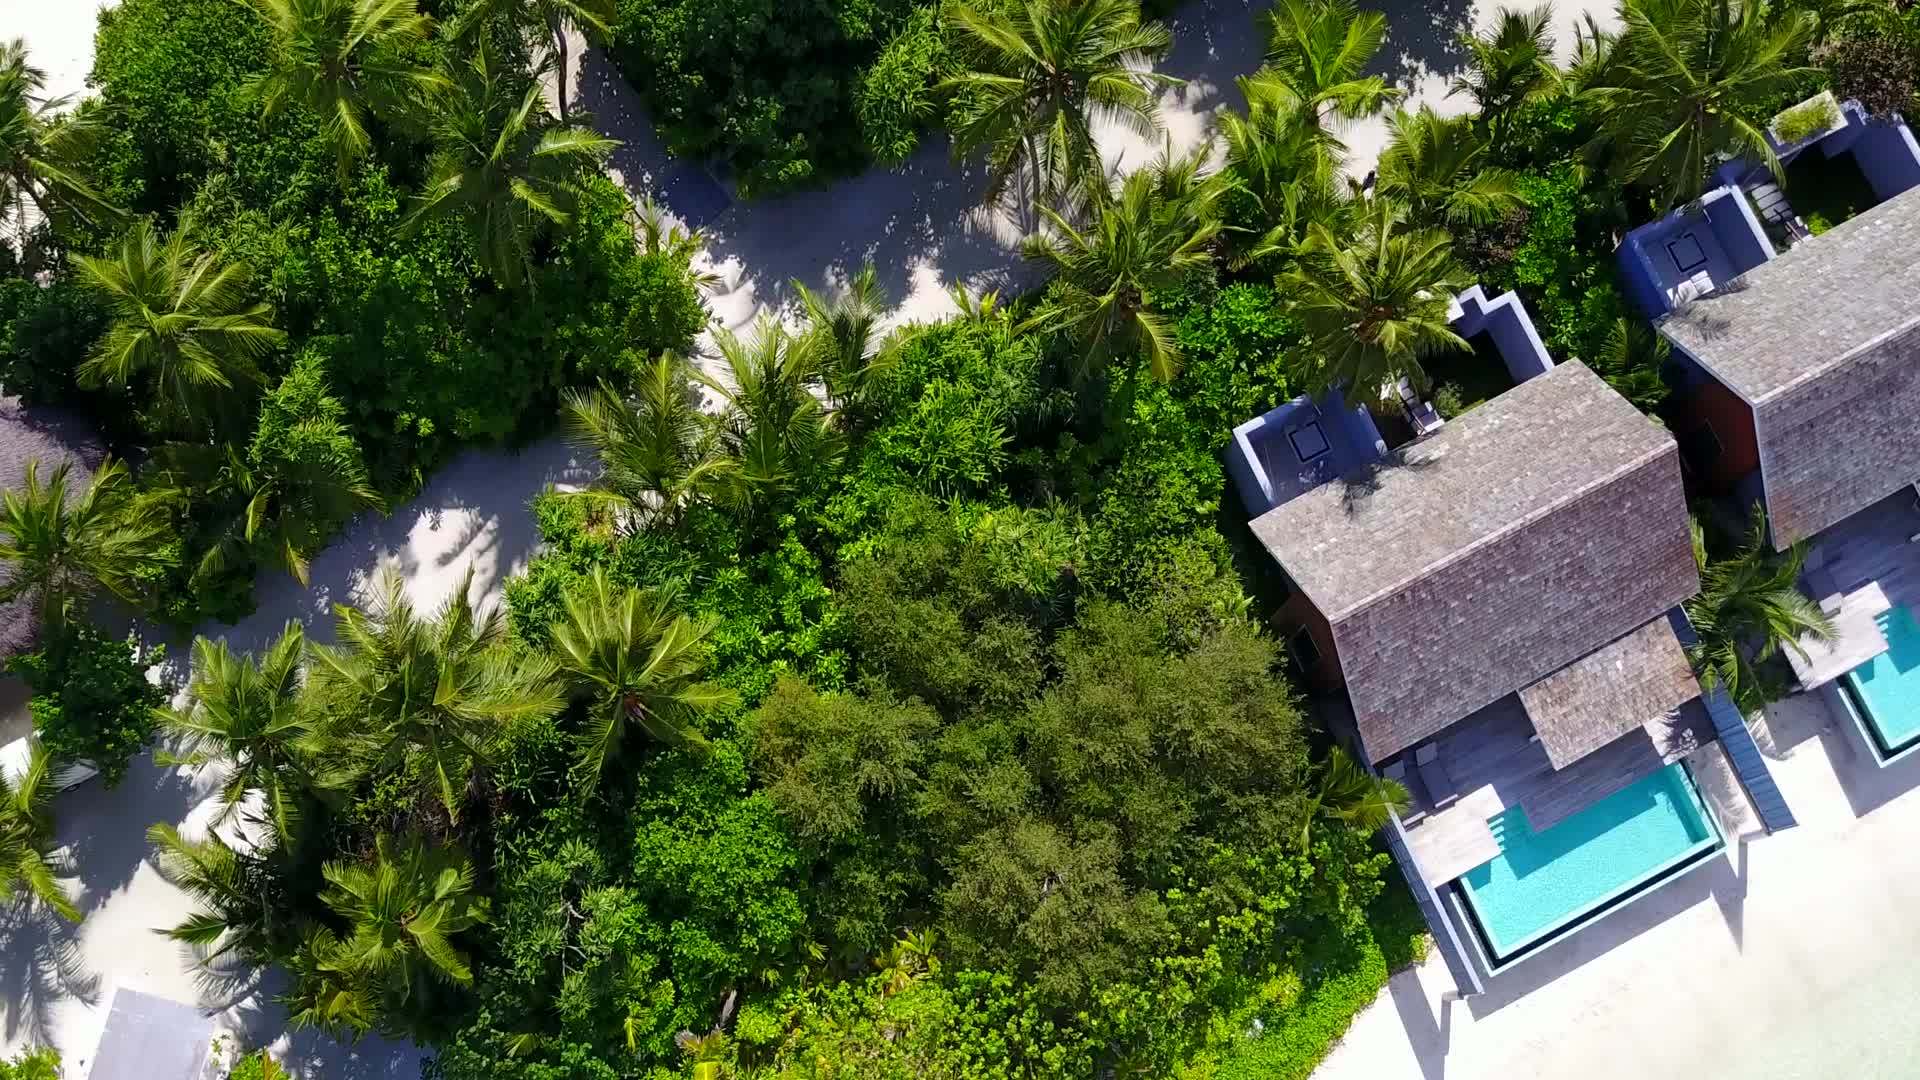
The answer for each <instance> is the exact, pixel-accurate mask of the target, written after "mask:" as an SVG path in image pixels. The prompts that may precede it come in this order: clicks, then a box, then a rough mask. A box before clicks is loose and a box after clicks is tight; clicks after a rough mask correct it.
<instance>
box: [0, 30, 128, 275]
mask: <svg viewBox="0 0 1920 1080" xmlns="http://www.w3.org/2000/svg"><path fill="white" fill-rule="evenodd" d="M46 86H47V73H46V72H45V71H44V70H42V69H40V68H37V67H34V66H33V65H31V64H29V63H27V43H26V42H25V41H24V40H21V39H19V38H15V39H14V40H12V41H9V42H4V43H0V216H5V215H10V216H11V217H12V220H13V227H14V229H15V230H16V231H17V232H18V234H19V238H21V239H24V238H25V236H26V232H27V229H28V227H29V218H28V216H27V205H28V204H29V203H31V204H32V205H33V207H34V209H35V210H37V211H38V212H39V214H40V216H41V217H42V218H51V217H53V215H54V214H55V213H56V212H59V211H62V210H66V211H70V212H72V213H73V214H75V215H76V216H78V217H81V218H83V219H85V220H88V221H113V220H117V219H118V217H119V213H120V212H119V211H118V210H115V209H114V208H113V207H111V206H109V205H108V204H107V202H106V200H105V199H103V198H102V197H101V195H100V194H99V192H97V191H95V190H94V188H93V186H92V185H91V184H89V183H88V182H87V181H86V179H85V178H84V177H82V176H81V174H80V172H79V171H78V169H77V168H76V164H75V159H76V158H77V157H78V156H79V154H80V153H81V152H82V151H83V150H84V148H85V146H86V143H87V140H88V139H89V137H90V136H91V135H92V134H93V133H94V128H95V125H94V123H93V120H92V118H91V117H89V116H69V117H65V118H61V117H60V115H59V114H60V112H61V111H62V110H64V109H65V108H66V107H67V106H68V105H69V104H70V103H71V102H72V98H71V97H47V96H46V95H45V94H44V93H42V91H44V90H45V89H46Z"/></svg>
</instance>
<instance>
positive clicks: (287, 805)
mask: <svg viewBox="0 0 1920 1080" xmlns="http://www.w3.org/2000/svg"><path fill="white" fill-rule="evenodd" d="M305 656H306V636H305V634H304V633H303V632H302V630H301V627H300V624H299V623H298V622H291V621H290V622H288V623H287V625H286V628H285V629H283V630H282V631H281V632H280V637H279V638H278V639H277V640H275V641H274V642H273V644H271V645H269V646H268V647H267V650H266V652H265V653H264V654H263V655H262V656H261V657H260V658H259V659H258V660H257V661H256V660H255V659H254V657H253V654H252V653H245V654H241V655H235V654H234V653H233V651H232V650H231V649H229V648H227V643H226V641H225V640H224V639H222V640H219V641H208V640H207V639H206V638H204V637H201V638H195V639H194V642H193V678H192V679H191V681H189V682H188V684H187V691H186V700H185V703H184V704H182V705H181V706H180V707H178V708H170V709H163V710H161V713H160V717H161V724H162V726H163V727H164V729H165V730H166V731H167V733H168V734H169V735H171V736H173V738H174V739H175V740H176V741H177V742H178V743H179V745H180V747H181V750H182V754H181V755H180V756H179V757H177V758H174V759H173V760H175V761H178V762H179V763H181V764H185V765H193V766H196V767H197V766H202V765H207V764H217V765H219V766H220V767H221V768H222V769H224V770H225V774H226V775H225V779H224V780H223V781H222V783H221V785H220V795H219V798H220V802H221V814H220V818H221V820H225V819H227V818H228V817H230V816H231V815H232V814H233V813H234V812H235V811H237V810H238V809H239V807H240V806H241V804H242V803H243V802H244V801H245V800H246V799H247V797H248V795H249V794H251V793H254V792H258V793H259V794H260V797H261V802H262V804H263V805H264V807H265V818H264V820H265V821H267V822H268V823H269V824H271V825H272V827H273V830H274V832H275V833H276V834H277V835H278V836H279V838H280V840H281V842H282V843H290V842H292V840H293V839H294V836H295V833H296V832H297V831H298V830H299V827H300V823H301V820H302V818H303V816H304V814H305V810H306V806H307V804H308V802H309V800H311V799H313V798H314V797H315V796H317V795H321V794H323V793H328V792H331V791H333V790H336V789H337V788H338V787H339V786H340V784H341V782H342V781H343V780H344V777H343V776H341V775H340V774H339V772H338V770H337V769H336V768H335V767H333V766H332V765H330V764H329V763H328V762H327V760H326V758H325V756H324V755H319V754H315V753H314V752H313V751H314V749H315V743H316V738H315V720H316V717H315V715H314V712H313V709H312V707H311V705H310V703H309V702H307V701H305V700H304V699H303V698H302V697H301V694H300V689H301V678H300V665H301V662H302V661H303V660H304V659H305Z"/></svg>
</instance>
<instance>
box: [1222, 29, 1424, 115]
mask: <svg viewBox="0 0 1920 1080" xmlns="http://www.w3.org/2000/svg"><path fill="white" fill-rule="evenodd" d="M1262 18H1263V19H1264V21H1265V23H1266V26H1267V34H1268V39H1267V40H1268V44H1267V62H1266V65H1265V66H1264V67H1262V68H1261V69H1260V70H1259V71H1256V72H1255V73H1254V74H1253V76H1252V77H1251V78H1247V79H1242V80H1241V82H1240V88H1241V90H1242V91H1243V92H1244V93H1245V94H1246V96H1247V101H1248V102H1249V103H1252V104H1256V105H1258V106H1260V107H1264V108H1272V109H1276V110H1279V111H1281V112H1287V113H1292V112H1299V113H1302V114H1304V115H1305V117H1306V119H1307V121H1308V122H1309V123H1310V124H1312V125H1313V126H1314V127H1316V128H1321V129H1324V128H1325V127H1326V124H1327V122H1328V121H1329V120H1332V119H1333V118H1335V117H1340V118H1344V119H1349V120H1356V119H1359V118H1361V117H1365V116H1371V115H1373V114H1374V113H1375V112H1378V111H1379V110H1381V109H1383V108H1386V107H1387V106H1388V105H1391V104H1393V103H1394V102H1396V101H1398V100H1400V98H1401V96H1402V95H1401V92H1400V91H1399V90H1396V89H1394V88H1393V87H1390V86H1388V85H1387V81H1386V80H1385V79H1383V78H1381V77H1380V76H1378V75H1368V74H1365V72H1366V69H1367V65H1368V64H1369V63H1371V62H1372V61H1373V56H1374V54H1375V53H1377V52H1379V51H1380V43H1381V42H1382V41H1384V40H1385V39H1386V33H1387V18H1386V16H1385V15H1382V14H1380V13H1379V12H1377V11H1361V10H1359V9H1358V8H1356V7H1355V6H1354V5H1353V4H1352V3H1350V2H1349V0H1281V2H1280V3H1279V4H1277V5H1275V7H1274V9H1273V10H1272V11H1271V12H1268V13H1267V14H1266V15H1264V16H1262Z"/></svg>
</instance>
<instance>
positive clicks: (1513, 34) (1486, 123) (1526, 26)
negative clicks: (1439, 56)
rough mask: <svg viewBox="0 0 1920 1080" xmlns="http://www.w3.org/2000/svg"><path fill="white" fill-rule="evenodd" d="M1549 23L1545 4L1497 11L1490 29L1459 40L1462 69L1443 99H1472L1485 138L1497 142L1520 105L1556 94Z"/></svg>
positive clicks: (1557, 74) (1557, 83)
mask: <svg viewBox="0 0 1920 1080" xmlns="http://www.w3.org/2000/svg"><path fill="white" fill-rule="evenodd" d="M1552 20H1553V8H1552V7H1551V6H1549V5H1545V4H1542V5H1541V6H1539V7H1537V8H1533V9H1532V10H1529V11H1520V10H1517V9H1514V8H1505V7H1503V8H1501V9H1500V12H1499V15H1498V17H1497V18H1496V19H1495V21H1494V24H1493V27H1492V28H1491V29H1489V30H1487V31H1485V32H1484V33H1479V34H1464V35H1462V36H1461V39H1460V42H1461V44H1462V45H1465V46H1466V48H1467V53H1468V60H1467V67H1466V70H1464V71H1462V72H1461V73H1460V74H1459V75H1456V76H1454V79H1453V83H1452V85H1451V86H1450V87H1449V88H1448V90H1447V96H1449V97H1452V96H1453V95H1454V94H1465V95H1466V96H1467V97H1469V98H1471V99H1473V104H1474V109H1475V110H1476V113H1477V117H1476V118H1477V120H1478V122H1479V123H1480V124H1481V125H1482V126H1483V127H1484V129H1485V130H1486V131H1487V132H1488V136H1489V138H1491V139H1497V138H1498V137H1499V134H1500V133H1501V132H1503V131H1504V130H1506V127H1507V125H1508V123H1509V122H1511V121H1512V119H1513V117H1514V115H1515V114H1516V113H1517V112H1518V111H1519V110H1520V107H1521V106H1523V105H1525V104H1527V103H1528V102H1532V101H1539V100H1541V99H1542V98H1547V97H1551V96H1552V95H1553V94H1555V93H1557V92H1558V91H1559V88H1560V69H1559V68H1557V67H1555V66H1554V63H1553V46H1554V42H1553V30H1552V28H1551V26H1552Z"/></svg>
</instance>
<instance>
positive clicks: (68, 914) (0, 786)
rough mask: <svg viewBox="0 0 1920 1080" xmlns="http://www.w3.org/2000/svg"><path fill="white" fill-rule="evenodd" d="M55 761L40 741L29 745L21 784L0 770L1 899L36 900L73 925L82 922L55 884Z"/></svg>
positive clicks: (71, 904)
mask: <svg viewBox="0 0 1920 1080" xmlns="http://www.w3.org/2000/svg"><path fill="white" fill-rule="evenodd" d="M53 769H54V764H53V756H52V755H51V754H49V753H47V750H46V747H43V746H41V745H40V740H38V739H34V740H33V741H32V743H30V744H29V751H28V756H27V770H26V772H25V773H23V774H21V775H20V776H19V777H18V778H17V779H16V778H11V777H9V776H8V775H7V773H6V771H5V770H0V896H9V897H16V898H19V899H24V900H37V901H39V902H40V903H42V904H45V905H47V906H48V907H50V908H52V909H53V910H54V911H56V912H58V913H59V914H60V916H61V917H62V918H64V919H66V920H68V921H69V922H79V921H80V909H79V908H77V907H75V906H73V901H72V900H71V899H69V898H68V897H67V892H66V890H65V889H62V888H61V887H60V883H59V882H58V881H55V880H54V877H55V875H57V874H58V873H59V872H60V867H59V866H58V865H57V864H56V863H55V861H54V855H53V851H54V842H53V814H52V813H51V811H50V809H49V804H50V803H52V802H53Z"/></svg>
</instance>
